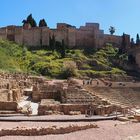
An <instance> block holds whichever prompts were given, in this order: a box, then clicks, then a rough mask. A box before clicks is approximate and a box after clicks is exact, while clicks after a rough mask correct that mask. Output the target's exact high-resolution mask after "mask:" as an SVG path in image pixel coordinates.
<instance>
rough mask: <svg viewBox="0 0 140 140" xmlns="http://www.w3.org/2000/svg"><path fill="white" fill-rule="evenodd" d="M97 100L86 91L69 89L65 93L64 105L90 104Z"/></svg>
mask: <svg viewBox="0 0 140 140" xmlns="http://www.w3.org/2000/svg"><path fill="white" fill-rule="evenodd" d="M96 99H97V98H96V97H95V96H92V95H91V94H90V93H88V91H86V90H83V89H78V88H71V89H68V90H67V93H66V103H72V104H91V103H93V102H94V101H95V100H96Z"/></svg>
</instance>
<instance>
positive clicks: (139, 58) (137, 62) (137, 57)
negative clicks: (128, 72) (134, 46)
mask: <svg viewBox="0 0 140 140" xmlns="http://www.w3.org/2000/svg"><path fill="white" fill-rule="evenodd" d="M135 60H136V64H137V65H138V67H139V68H140V53H137V54H136V55H135Z"/></svg>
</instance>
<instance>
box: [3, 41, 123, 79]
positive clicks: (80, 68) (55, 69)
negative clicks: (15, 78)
mask: <svg viewBox="0 0 140 140" xmlns="http://www.w3.org/2000/svg"><path fill="white" fill-rule="evenodd" d="M116 59H118V49H116V48H113V47H112V46H111V45H107V46H106V47H105V48H103V49H100V50H94V49H91V48H87V49H85V50H75V49H73V50H70V49H66V51H65V57H64V58H62V56H61V54H60V52H57V51H55V50H54V51H51V50H49V49H40V50H34V51H29V50H27V48H26V47H25V46H21V45H18V44H15V43H12V42H8V41H3V40H0V70H1V71H6V72H24V73H27V72H28V73H34V74H41V75H44V76H47V77H50V78H67V77H71V76H75V77H83V76H84V77H87V76H90V77H102V76H108V75H114V74H120V75H123V74H125V71H123V70H121V69H119V68H118V67H116V66H115V65H114V61H115V60H116Z"/></svg>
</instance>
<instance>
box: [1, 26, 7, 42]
mask: <svg viewBox="0 0 140 140" xmlns="http://www.w3.org/2000/svg"><path fill="white" fill-rule="evenodd" d="M6 31H7V30H6V28H0V39H4V40H5V39H6V38H7V33H6Z"/></svg>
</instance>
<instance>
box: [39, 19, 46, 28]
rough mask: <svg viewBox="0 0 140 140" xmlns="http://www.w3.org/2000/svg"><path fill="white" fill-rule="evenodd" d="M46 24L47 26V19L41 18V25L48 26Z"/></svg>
mask: <svg viewBox="0 0 140 140" xmlns="http://www.w3.org/2000/svg"><path fill="white" fill-rule="evenodd" d="M46 26H47V23H46V21H45V19H41V20H40V21H39V27H46Z"/></svg>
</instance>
